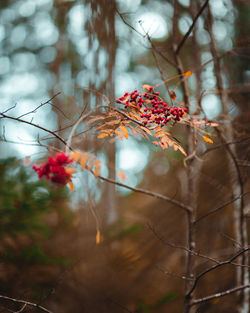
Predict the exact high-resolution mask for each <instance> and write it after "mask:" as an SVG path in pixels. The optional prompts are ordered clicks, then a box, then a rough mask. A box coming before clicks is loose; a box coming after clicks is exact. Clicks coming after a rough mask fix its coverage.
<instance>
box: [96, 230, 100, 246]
mask: <svg viewBox="0 0 250 313" xmlns="http://www.w3.org/2000/svg"><path fill="white" fill-rule="evenodd" d="M95 242H96V244H97V245H99V243H100V242H101V234H100V231H99V230H98V231H97V233H96V237H95Z"/></svg>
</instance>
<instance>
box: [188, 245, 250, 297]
mask: <svg viewBox="0 0 250 313" xmlns="http://www.w3.org/2000/svg"><path fill="white" fill-rule="evenodd" d="M249 250H250V247H247V248H244V249H242V250H240V251H239V252H238V253H237V254H235V255H234V256H233V257H232V258H231V259H229V260H227V261H224V262H220V263H218V264H215V265H213V266H212V267H210V268H208V269H206V270H205V271H203V272H202V273H200V274H199V275H198V276H196V278H195V281H194V283H193V286H192V287H191V289H190V291H189V292H188V293H187V295H186V297H190V295H191V294H192V292H193V291H194V289H195V288H196V286H197V284H198V282H199V280H200V279H201V278H202V277H203V276H204V275H206V274H207V273H209V272H211V271H213V270H215V269H217V268H218V267H221V266H223V265H227V264H231V263H232V262H233V261H234V260H235V259H237V258H238V257H239V256H241V255H242V254H244V253H245V252H247V251H249Z"/></svg>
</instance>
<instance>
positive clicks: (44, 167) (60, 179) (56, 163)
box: [33, 152, 73, 185]
mask: <svg viewBox="0 0 250 313" xmlns="http://www.w3.org/2000/svg"><path fill="white" fill-rule="evenodd" d="M72 162H73V160H72V159H70V158H69V156H68V155H67V154H65V153H63V152H61V153H57V154H56V155H55V157H54V158H53V157H52V156H50V157H49V159H48V161H47V162H46V163H43V164H41V165H40V166H36V165H34V166H33V169H34V170H35V171H36V172H37V174H38V177H39V178H42V177H43V176H45V177H46V178H47V179H49V180H51V181H52V182H54V183H57V184H60V185H66V184H67V183H69V182H71V177H72V172H71V171H70V170H69V169H67V168H65V166H66V165H67V164H70V163H72Z"/></svg>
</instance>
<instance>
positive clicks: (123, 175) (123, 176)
mask: <svg viewBox="0 0 250 313" xmlns="http://www.w3.org/2000/svg"><path fill="white" fill-rule="evenodd" d="M117 176H118V177H119V178H120V180H123V181H124V180H126V175H125V173H124V172H123V171H118V173H117Z"/></svg>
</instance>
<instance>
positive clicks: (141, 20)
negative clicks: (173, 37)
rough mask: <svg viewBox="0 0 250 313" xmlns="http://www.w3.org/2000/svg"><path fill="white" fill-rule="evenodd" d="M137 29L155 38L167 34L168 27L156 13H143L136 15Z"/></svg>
mask: <svg viewBox="0 0 250 313" xmlns="http://www.w3.org/2000/svg"><path fill="white" fill-rule="evenodd" d="M136 28H137V30H138V31H139V32H140V33H141V34H142V35H145V34H146V33H147V34H148V35H149V36H150V37H151V38H155V39H159V38H163V37H165V36H167V33H168V28H167V23H166V21H165V20H164V18H163V17H162V16H161V15H160V14H157V13H144V14H142V15H140V16H139V17H138V20H137V24H136Z"/></svg>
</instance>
